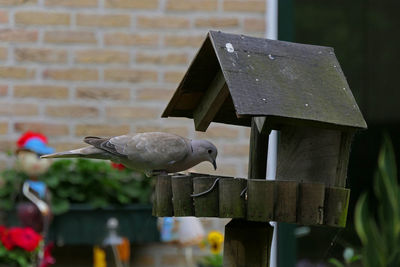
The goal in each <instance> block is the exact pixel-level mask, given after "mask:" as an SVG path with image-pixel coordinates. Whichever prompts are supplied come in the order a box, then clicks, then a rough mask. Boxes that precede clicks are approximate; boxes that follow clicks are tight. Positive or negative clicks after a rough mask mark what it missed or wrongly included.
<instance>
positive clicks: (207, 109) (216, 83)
mask: <svg viewBox="0 0 400 267" xmlns="http://www.w3.org/2000/svg"><path fill="white" fill-rule="evenodd" d="M228 95H229V90H228V87H227V85H226V83H225V78H224V75H223V74H222V71H221V70H220V71H218V73H217V75H215V78H214V80H213V81H212V83H211V84H210V86H209V87H208V89H207V91H206V92H205V94H204V96H203V97H202V100H201V102H200V103H199V104H198V105H197V107H196V109H195V110H194V112H193V119H194V125H195V129H196V130H197V131H203V132H204V131H205V130H207V128H208V126H209V125H210V123H211V121H212V120H213V119H214V117H215V115H216V114H217V112H218V110H219V109H220V107H221V106H222V104H223V103H224V102H225V99H226V98H227V97H228Z"/></svg>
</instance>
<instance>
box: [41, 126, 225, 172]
mask: <svg viewBox="0 0 400 267" xmlns="http://www.w3.org/2000/svg"><path fill="white" fill-rule="evenodd" d="M83 141H84V142H85V143H87V144H89V146H85V147H82V148H78V149H74V150H68V151H63V152H58V153H52V154H47V155H42V156H41V158H91V159H103V160H111V161H112V162H115V163H122V164H123V165H124V166H125V167H127V168H130V169H133V170H136V171H140V172H144V173H145V174H146V175H147V176H151V175H153V174H154V173H175V172H181V171H185V170H188V169H190V168H192V167H194V166H195V165H197V164H199V163H201V162H203V161H208V162H210V163H211V164H212V165H213V167H214V170H216V169H217V163H216V158H217V154H218V150H217V148H216V146H215V145H214V144H213V143H211V142H210V141H208V140H195V139H193V140H192V139H188V138H185V137H182V136H179V135H176V134H172V133H165V132H145V133H137V134H126V135H120V136H114V137H97V136H87V137H85V138H84V139H83Z"/></svg>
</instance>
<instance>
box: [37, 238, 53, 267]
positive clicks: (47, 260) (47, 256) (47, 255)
mask: <svg viewBox="0 0 400 267" xmlns="http://www.w3.org/2000/svg"><path fill="white" fill-rule="evenodd" d="M53 247H54V244H53V243H49V244H48V245H47V246H46V247H45V248H44V254H43V260H42V262H41V263H40V266H39V267H48V266H50V265H53V264H54V263H56V260H55V259H54V258H53V256H51V250H52V249H53Z"/></svg>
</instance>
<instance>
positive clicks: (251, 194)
mask: <svg viewBox="0 0 400 267" xmlns="http://www.w3.org/2000/svg"><path fill="white" fill-rule="evenodd" d="M274 191H275V182H274V181H267V180H258V179H249V180H248V181H247V220H249V221H257V222H267V221H272V220H273V218H274V203H275V192H274Z"/></svg>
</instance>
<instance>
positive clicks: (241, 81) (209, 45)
mask: <svg viewBox="0 0 400 267" xmlns="http://www.w3.org/2000/svg"><path fill="white" fill-rule="evenodd" d="M227 46H228V47H230V49H228V48H227ZM210 50H211V51H210ZM216 68H220V69H222V71H223V73H224V76H225V78H226V83H227V85H228V87H229V92H230V95H231V97H232V99H233V103H234V105H233V107H232V108H234V110H235V114H237V115H238V117H240V118H243V117H247V125H250V117H252V116H266V117H278V118H279V120H280V122H281V123H291V120H292V119H294V120H295V121H300V122H308V123H311V124H315V125H318V124H321V123H322V124H325V125H333V126H335V127H338V126H339V127H346V128H347V127H350V128H366V123H365V121H364V119H363V117H362V115H361V112H360V110H359V108H358V106H357V104H356V102H355V99H354V97H353V95H352V93H351V91H350V88H349V85H348V84H347V81H346V78H345V76H344V74H343V72H342V70H341V68H340V65H339V62H338V61H337V59H336V57H335V54H334V51H333V49H332V48H330V47H323V46H315V45H305V44H297V43H290V42H282V41H276V40H267V39H263V38H255V37H249V36H243V35H239V34H227V33H222V32H214V31H211V32H210V33H209V35H208V36H207V39H206V41H205V42H204V44H203V46H202V47H201V49H200V50H199V53H198V55H197V56H196V57H195V59H194V61H193V63H192V64H191V66H190V68H189V69H188V71H187V73H186V75H185V77H184V79H183V80H182V82H181V84H180V85H179V88H178V90H177V92H180V94H175V95H174V97H173V98H172V99H171V102H170V104H169V105H168V107H167V109H166V111H165V112H164V113H163V117H168V116H177V114H178V115H180V116H185V117H189V118H191V117H192V116H193V111H194V109H195V108H196V106H194V108H193V109H187V110H182V109H179V108H176V106H177V105H179V103H182V102H183V101H182V99H180V96H182V95H183V93H186V94H190V93H197V92H205V91H206V90H207V87H208V85H209V84H210V82H209V79H212V78H213V77H214V75H215V74H214V73H216V72H217V71H215V69H216ZM202 79H203V80H204V81H203V80H202ZM231 123H232V124H236V125H239V120H237V121H236V122H235V121H232V122H231ZM241 124H243V121H241Z"/></svg>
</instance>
